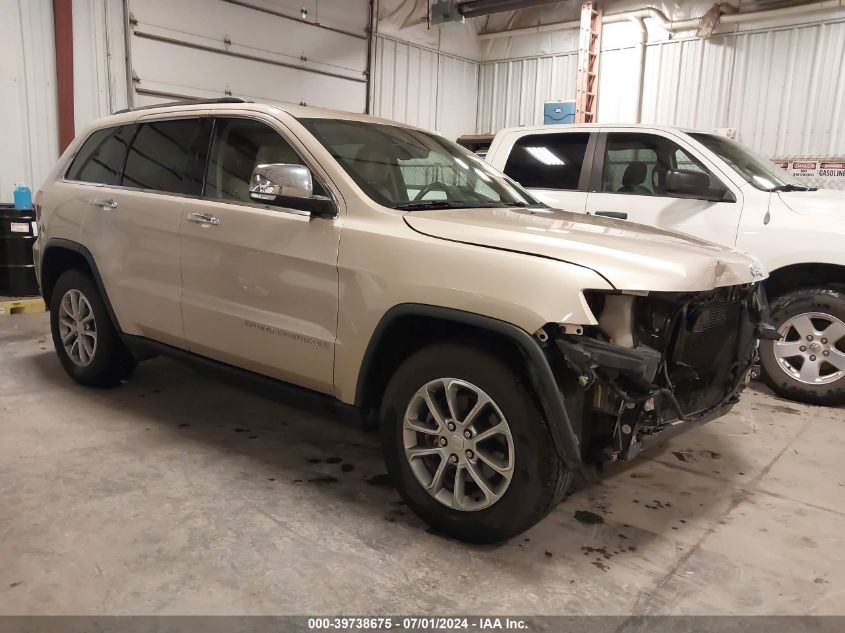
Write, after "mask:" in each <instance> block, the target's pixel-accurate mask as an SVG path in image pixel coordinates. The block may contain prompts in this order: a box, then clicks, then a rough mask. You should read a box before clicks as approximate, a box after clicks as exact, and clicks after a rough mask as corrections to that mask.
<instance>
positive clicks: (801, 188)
mask: <svg viewBox="0 0 845 633" xmlns="http://www.w3.org/2000/svg"><path fill="white" fill-rule="evenodd" d="M815 190H816V188H814V187H805V186H804V185H793V184H786V185H778V186H777V187H772V188H771V189H769V191H815Z"/></svg>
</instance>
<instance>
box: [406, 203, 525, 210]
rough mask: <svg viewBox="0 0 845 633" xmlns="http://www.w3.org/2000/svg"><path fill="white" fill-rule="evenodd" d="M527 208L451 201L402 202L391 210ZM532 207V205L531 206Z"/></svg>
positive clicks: (502, 204)
mask: <svg viewBox="0 0 845 633" xmlns="http://www.w3.org/2000/svg"><path fill="white" fill-rule="evenodd" d="M525 206H529V205H527V204H525V203H523V202H514V203H506V202H492V203H483V202H482V203H477V202H454V201H452V200H420V201H418V202H404V203H402V204H397V205H395V206H394V207H393V208H394V209H401V210H403V211H421V210H423V209H506V208H510V207H525ZM531 206H533V205H531Z"/></svg>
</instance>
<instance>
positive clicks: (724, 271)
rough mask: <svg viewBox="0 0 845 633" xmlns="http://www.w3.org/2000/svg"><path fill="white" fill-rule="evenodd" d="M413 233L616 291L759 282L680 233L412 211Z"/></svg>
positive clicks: (733, 260)
mask: <svg viewBox="0 0 845 633" xmlns="http://www.w3.org/2000/svg"><path fill="white" fill-rule="evenodd" d="M405 221H406V222H407V223H408V225H409V226H410V227H411V228H412V229H414V230H415V231H417V232H419V233H422V234H424V235H428V236H430V237H438V238H441V239H446V240H451V241H455V242H463V243H467V244H475V245H478V246H484V247H488V248H498V249H503V250H509V251H516V252H521V253H526V254H530V255H537V256H540V257H548V258H551V259H558V260H561V261H565V262H569V263H571V264H576V265H579V266H585V267H587V268H590V269H592V270H594V271H596V272H597V273H599V274H600V275H602V276H603V277H604V278H605V279H607V280H608V281H609V282H610V283H611V284H612V285H613V286H614V287H616V288H617V289H620V290H641V291H666V292H691V291H701V290H711V289H713V288H716V287H720V286H731V285H738V284H745V283H751V282H754V281H759V280H761V279H764V278H765V273H764V272H763V268H762V266H761V264H760V262H759V261H758V260H756V259H755V258H753V257H751V256H749V255H744V254H742V253H740V252H739V251H736V250H734V249H731V248H726V247H723V246H719V245H717V244H713V243H712V242H705V241H703V240H698V239H696V238H694V237H691V236H688V235H684V234H681V233H674V232H671V231H665V230H663V229H658V228H655V227H650V226H645V225H643V224H636V223H634V222H628V221H625V220H614V219H611V218H604V217H596V216H592V215H584V214H581V213H571V212H569V211H560V210H558V209H520V208H515V209H443V210H437V211H430V210H425V211H412V212H409V213H407V214H406V215H405Z"/></svg>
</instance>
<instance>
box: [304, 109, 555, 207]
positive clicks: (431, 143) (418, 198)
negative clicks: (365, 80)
mask: <svg viewBox="0 0 845 633" xmlns="http://www.w3.org/2000/svg"><path fill="white" fill-rule="evenodd" d="M300 122H301V123H302V124H303V125H304V126H305V127H306V128H307V129H308V131H309V132H311V133H312V134H313V135H314V136H315V137H316V138H317V140H319V141H320V143H322V144H323V146H324V147H325V148H326V149H327V150H328V151H329V152H330V153H331V155H332V156H334V158H335V159H336V160H337V162H338V163H340V165H341V166H342V167H343V169H344V170H346V172H347V173H348V174H349V175H350V176H351V177H352V179H353V180H354V181H355V182H356V183H357V184H358V186H359V187H361V189H363V191H364V193H366V194H367V195H368V196H369V197H370V198H372V199H373V200H374V201H376V202H378V203H379V204H381V205H383V206H386V207H392V208H394V209H404V210H422V209H448V208H460V207H514V206H517V207H527V206H544V205H542V204H541V203H539V202H537V201H536V200H535V199H534V198H532V197H531V195H530V194H528V193H527V192H526V191H525V190H524V189H522V187H520V186H519V185H518V184H517V183H516V182H514V181H512V180H511V179H510V178H508V177H507V176H505V175H504V174H502V173H500V172H499V171H497V170H496V169H494V168H493V167H491V166H490V165H489V164H487V163H486V162H484V161H483V160H482V159H480V158H479V157H478V156H476V155H474V154H472V153H470V152H468V151H467V150H465V149H464V148H462V147H460V146H459V145H457V144H455V143H451V142H449V141H447V140H446V139H444V138H442V137H440V136H437V135H435V134H428V133H426V132H422V131H420V130H413V129H410V128H405V127H400V126H397V125H385V124H380V123H367V122H361V121H344V120H338V119H318V118H304V119H300Z"/></svg>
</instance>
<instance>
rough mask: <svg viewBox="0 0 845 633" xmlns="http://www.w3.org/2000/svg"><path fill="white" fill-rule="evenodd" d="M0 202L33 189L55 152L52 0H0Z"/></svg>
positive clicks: (51, 164) (48, 167) (55, 111)
mask: <svg viewBox="0 0 845 633" xmlns="http://www.w3.org/2000/svg"><path fill="white" fill-rule="evenodd" d="M0 15H2V16H3V17H2V19H0V202H11V201H12V190H13V189H14V184H15V182H16V181H22V182H24V183H26V184H27V185H29V186H30V187H31V188H32V189H35V188H37V187H38V186H39V185H40V184H41V181H42V180H43V179H44V178H45V176H46V175H47V173H48V172H49V171H50V169H51V168H52V167H53V163H54V161H55V160H56V155H57V152H58V119H57V116H58V114H57V108H56V86H55V77H56V61H55V47H54V43H53V8H52V3H51V2H50V0H0Z"/></svg>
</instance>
